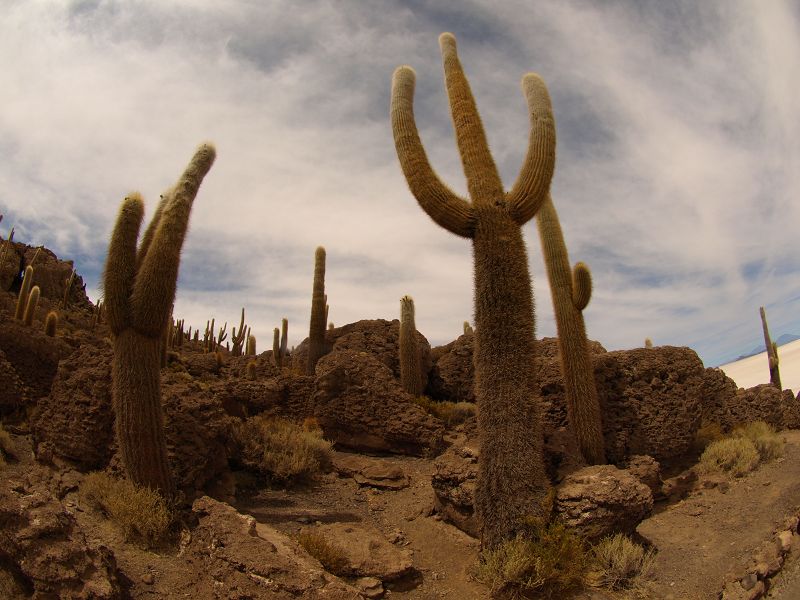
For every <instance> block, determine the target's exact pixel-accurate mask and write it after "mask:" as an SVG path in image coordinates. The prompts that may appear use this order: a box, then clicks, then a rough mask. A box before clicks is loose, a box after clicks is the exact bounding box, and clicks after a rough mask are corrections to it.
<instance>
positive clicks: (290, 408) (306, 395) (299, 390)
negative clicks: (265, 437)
mask: <svg viewBox="0 0 800 600" xmlns="http://www.w3.org/2000/svg"><path fill="white" fill-rule="evenodd" d="M212 391H213V392H214V396H215V397H216V398H217V400H218V401H219V402H220V404H221V405H222V406H223V407H224V408H225V410H226V412H228V414H231V415H234V416H238V417H240V418H244V417H247V416H250V417H252V416H255V415H258V414H264V415H267V416H271V417H281V418H283V419H288V420H292V421H295V422H299V421H302V420H303V419H305V418H306V417H310V416H312V415H313V414H314V410H313V406H312V404H311V395H312V394H313V392H314V378H313V377H309V376H307V375H296V374H294V373H291V372H290V371H289V370H288V369H284V370H283V371H282V372H281V373H280V374H279V375H276V376H274V377H271V378H268V379H257V380H255V381H248V380H246V379H239V380H233V381H230V380H229V381H225V382H219V383H216V384H214V385H213V386H212Z"/></svg>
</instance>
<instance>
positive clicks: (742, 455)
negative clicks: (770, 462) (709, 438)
mask: <svg viewBox="0 0 800 600" xmlns="http://www.w3.org/2000/svg"><path fill="white" fill-rule="evenodd" d="M758 461H759V455H758V450H756V447H755V445H753V442H751V441H750V440H748V439H747V438H743V437H731V438H725V439H722V440H717V441H716V442H712V443H711V444H709V445H708V447H707V448H706V449H705V451H704V452H703V454H702V456H701V457H700V462H699V463H698V464H697V467H698V470H699V471H700V472H701V473H720V472H723V473H729V474H730V475H733V476H734V477H741V476H742V475H744V474H745V473H749V472H750V471H752V470H753V469H755V468H756V467H757V466H758Z"/></svg>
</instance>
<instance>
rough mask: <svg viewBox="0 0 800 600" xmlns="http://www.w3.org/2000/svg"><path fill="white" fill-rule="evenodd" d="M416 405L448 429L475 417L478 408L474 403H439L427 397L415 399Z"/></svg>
mask: <svg viewBox="0 0 800 600" xmlns="http://www.w3.org/2000/svg"><path fill="white" fill-rule="evenodd" d="M414 404H417V405H418V406H421V407H422V408H424V409H425V411H426V412H428V414H430V415H432V416H434V417H436V418H437V419H439V420H440V421H443V422H444V424H445V425H446V426H447V427H453V426H455V425H458V424H459V423H463V422H464V421H466V420H467V419H469V418H470V417H474V416H475V410H476V406H475V403H473V402H448V401H442V402H437V401H436V400H431V399H430V398H428V397H427V396H418V397H416V398H414Z"/></svg>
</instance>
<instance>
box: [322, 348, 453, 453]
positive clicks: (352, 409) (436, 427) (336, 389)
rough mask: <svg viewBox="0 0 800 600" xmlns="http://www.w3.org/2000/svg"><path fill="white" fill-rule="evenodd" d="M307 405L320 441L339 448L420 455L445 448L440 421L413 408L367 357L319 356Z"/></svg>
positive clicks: (385, 371)
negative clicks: (312, 414) (322, 434)
mask: <svg viewBox="0 0 800 600" xmlns="http://www.w3.org/2000/svg"><path fill="white" fill-rule="evenodd" d="M311 403H312V406H313V410H314V416H315V417H316V419H317V421H318V423H319V425H320V427H321V428H322V430H323V432H324V434H325V438H326V439H328V440H331V441H332V442H334V443H335V444H336V445H337V446H339V447H341V448H349V449H352V450H358V451H366V452H391V453H395V454H410V455H413V456H423V455H428V454H436V453H438V452H439V451H441V449H442V446H443V443H444V442H443V434H444V428H443V426H442V424H441V422H440V421H438V420H437V419H435V418H434V417H432V416H430V415H429V414H428V413H426V412H425V411H424V410H423V409H422V408H420V407H419V406H417V405H416V404H414V402H412V398H411V396H410V395H408V394H407V393H406V392H404V391H403V389H402V388H401V387H400V382H399V381H398V379H397V378H396V377H395V376H394V375H393V373H392V372H391V370H390V369H389V367H387V366H386V365H385V364H384V363H382V362H380V361H379V360H378V359H377V358H375V357H374V356H373V355H371V354H368V353H367V352H355V351H353V350H337V351H335V352H331V353H330V354H328V355H326V356H324V357H322V359H320V361H319V362H318V363H317V369H316V378H315V380H314V393H313V395H312V398H311Z"/></svg>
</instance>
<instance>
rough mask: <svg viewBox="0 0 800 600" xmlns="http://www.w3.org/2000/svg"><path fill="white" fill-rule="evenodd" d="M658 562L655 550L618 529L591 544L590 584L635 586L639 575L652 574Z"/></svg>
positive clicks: (646, 575)
mask: <svg viewBox="0 0 800 600" xmlns="http://www.w3.org/2000/svg"><path fill="white" fill-rule="evenodd" d="M654 566H655V553H654V552H653V551H652V550H645V549H644V548H642V547H641V546H640V545H639V544H637V543H635V542H633V541H631V540H630V539H629V538H628V537H627V536H625V535H623V534H621V533H617V534H615V535H612V536H608V537H606V538H603V539H602V540H601V541H600V542H599V543H598V544H597V545H596V546H594V547H593V548H592V556H591V559H590V571H589V574H588V577H587V579H588V581H589V583H590V584H591V585H594V586H598V587H605V588H609V589H612V590H620V589H626V588H633V587H636V585H637V583H638V581H639V580H640V578H646V577H649V576H650V575H651V574H652V572H653V567H654Z"/></svg>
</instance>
